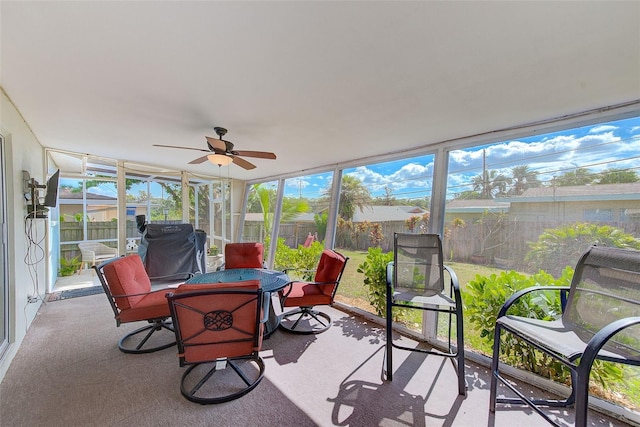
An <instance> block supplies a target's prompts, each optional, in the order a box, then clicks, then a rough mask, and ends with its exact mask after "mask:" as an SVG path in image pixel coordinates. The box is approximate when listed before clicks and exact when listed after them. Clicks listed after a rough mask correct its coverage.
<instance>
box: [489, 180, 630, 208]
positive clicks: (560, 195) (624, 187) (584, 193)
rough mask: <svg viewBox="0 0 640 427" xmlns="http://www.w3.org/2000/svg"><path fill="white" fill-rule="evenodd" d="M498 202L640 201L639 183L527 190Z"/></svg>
mask: <svg viewBox="0 0 640 427" xmlns="http://www.w3.org/2000/svg"><path fill="white" fill-rule="evenodd" d="M498 200H504V201H507V202H511V203H530V202H554V201H559V200H562V201H565V202H571V201H574V202H578V201H580V202H582V201H611V200H640V182H632V183H624V184H595V185H576V186H560V187H538V188H529V189H527V190H526V191H525V192H524V193H522V195H520V196H514V197H504V198H502V197H501V198H499V199H498Z"/></svg>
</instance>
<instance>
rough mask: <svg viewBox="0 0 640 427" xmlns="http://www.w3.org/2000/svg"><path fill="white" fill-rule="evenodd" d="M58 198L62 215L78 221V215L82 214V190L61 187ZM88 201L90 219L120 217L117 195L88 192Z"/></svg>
mask: <svg viewBox="0 0 640 427" xmlns="http://www.w3.org/2000/svg"><path fill="white" fill-rule="evenodd" d="M58 199H59V206H60V216H61V217H62V218H64V220H65V221H76V220H77V219H76V215H77V214H80V215H82V212H83V209H82V204H83V197H82V192H74V191H71V190H70V189H68V188H60V191H59V192H58ZM86 203H87V216H88V219H89V221H111V220H112V219H113V218H117V217H118V200H117V199H116V198H115V197H111V196H103V195H100V194H94V193H91V192H87V193H86Z"/></svg>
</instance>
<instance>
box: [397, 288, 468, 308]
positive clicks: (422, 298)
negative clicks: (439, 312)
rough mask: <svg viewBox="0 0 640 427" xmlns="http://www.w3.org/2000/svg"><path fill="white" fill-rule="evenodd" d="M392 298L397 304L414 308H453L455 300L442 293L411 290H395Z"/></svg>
mask: <svg viewBox="0 0 640 427" xmlns="http://www.w3.org/2000/svg"><path fill="white" fill-rule="evenodd" d="M393 300H394V302H395V303H396V304H397V305H400V304H406V305H410V306H413V307H415V308H419V307H424V308H429V307H441V308H445V309H446V308H449V309H455V307H456V302H455V301H454V300H453V299H451V298H449V297H448V296H447V295H444V294H435V295H424V294H419V293H416V292H413V291H404V290H403V291H396V292H394V293H393Z"/></svg>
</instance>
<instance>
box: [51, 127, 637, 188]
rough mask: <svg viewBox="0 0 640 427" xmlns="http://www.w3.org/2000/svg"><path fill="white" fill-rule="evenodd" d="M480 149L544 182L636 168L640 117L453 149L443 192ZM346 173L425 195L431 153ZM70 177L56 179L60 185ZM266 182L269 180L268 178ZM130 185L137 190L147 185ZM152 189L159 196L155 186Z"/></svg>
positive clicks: (302, 181)
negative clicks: (574, 173)
mask: <svg viewBox="0 0 640 427" xmlns="http://www.w3.org/2000/svg"><path fill="white" fill-rule="evenodd" d="M483 152H484V156H485V162H486V168H487V169H488V170H496V171H497V172H498V173H501V174H504V175H506V176H511V170H512V168H514V167H515V166H520V165H527V166H528V167H529V169H530V170H532V171H535V172H537V173H538V178H539V180H540V181H542V182H543V183H550V182H551V181H552V180H553V177H557V176H560V175H562V174H564V173H566V172H567V171H571V170H575V168H576V167H585V168H587V169H589V171H591V172H600V171H603V170H606V169H608V168H618V169H620V168H622V169H626V168H633V169H635V170H636V171H638V172H639V173H640V117H636V118H631V119H625V120H619V121H614V122H609V123H604V124H598V125H592V126H585V127H581V128H575V129H570V130H565V131H559V132H554V133H549V134H544V135H537V136H532V137H528V138H521V139H514V140H507V141H502V142H497V143H495V144H491V145H486V146H482V147H474V148H471V149H465V150H457V151H453V152H452V153H451V155H450V160H449V179H448V196H449V198H451V197H453V194H454V193H457V192H462V191H468V190H472V187H471V186H470V185H469V183H470V181H471V180H472V179H473V177H474V176H478V175H481V173H482V168H483V166H482V165H483ZM344 174H345V175H352V176H354V177H356V178H358V179H359V180H360V181H361V182H362V183H363V184H364V185H365V186H366V187H367V188H368V189H369V191H370V193H371V195H372V197H380V196H383V195H384V194H385V188H386V189H389V190H390V191H391V192H392V195H393V196H394V197H396V198H397V199H406V198H422V197H429V196H430V193H431V184H432V176H433V156H432V155H426V156H420V157H415V158H411V159H406V160H396V161H391V162H385V163H379V164H375V165H367V166H360V167H356V168H351V169H347V170H345V172H344ZM332 177H333V174H332V172H326V173H322V174H316V175H311V176H302V177H297V178H291V179H288V180H286V185H285V195H286V196H290V197H298V196H303V197H306V198H310V199H314V198H318V197H321V196H322V195H323V194H324V193H325V192H326V190H327V188H328V187H329V184H330V183H331V180H332ZM68 181H69V180H65V179H61V180H60V183H61V185H65V184H68ZM266 185H269V184H268V183H267V184H266ZM139 187H140V188H138V187H134V188H133V193H134V194H136V193H137V192H138V191H139V190H146V186H139ZM155 188H156V189H158V190H157V192H158V194H155V193H156V190H155V189H154V190H152V194H153V195H154V196H156V197H160V196H161V194H160V190H159V186H156V187H155ZM91 191H92V192H95V193H98V194H103V195H109V196H113V197H116V193H115V187H114V186H113V185H109V184H105V185H101V186H100V187H98V188H94V189H92V190H91Z"/></svg>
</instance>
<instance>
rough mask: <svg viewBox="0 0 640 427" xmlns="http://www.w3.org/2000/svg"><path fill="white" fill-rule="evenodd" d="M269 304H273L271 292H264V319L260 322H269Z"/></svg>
mask: <svg viewBox="0 0 640 427" xmlns="http://www.w3.org/2000/svg"><path fill="white" fill-rule="evenodd" d="M269 304H271V292H263V293H262V319H260V323H267V321H268V320H269Z"/></svg>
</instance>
